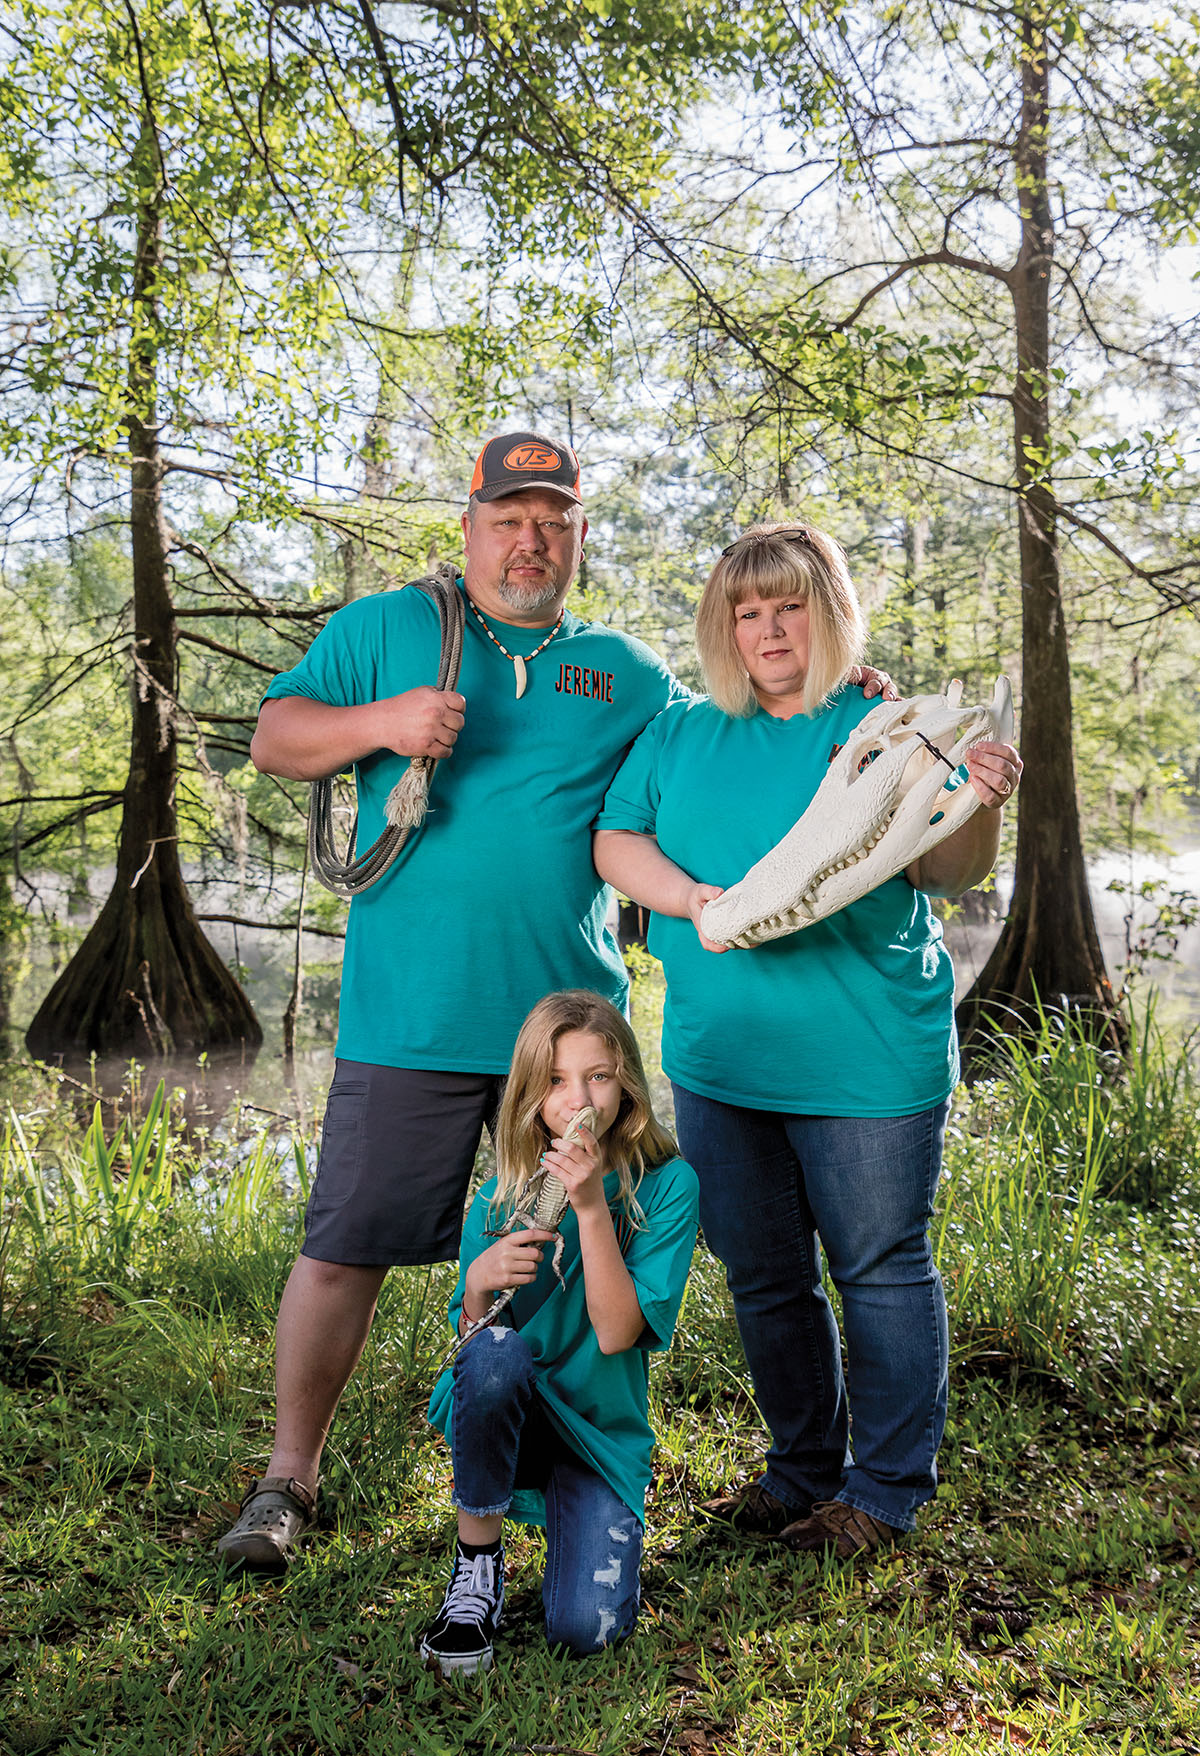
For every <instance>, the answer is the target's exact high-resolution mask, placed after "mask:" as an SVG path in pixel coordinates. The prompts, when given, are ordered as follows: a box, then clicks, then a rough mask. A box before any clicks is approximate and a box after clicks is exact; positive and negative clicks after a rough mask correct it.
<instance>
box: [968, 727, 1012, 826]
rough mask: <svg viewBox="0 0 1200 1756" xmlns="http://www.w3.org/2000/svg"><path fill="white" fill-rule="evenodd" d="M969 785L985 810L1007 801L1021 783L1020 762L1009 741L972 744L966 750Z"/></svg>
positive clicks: (1000, 806)
mask: <svg viewBox="0 0 1200 1756" xmlns="http://www.w3.org/2000/svg"><path fill="white" fill-rule="evenodd" d="M966 762H967V773H968V774H969V775H970V777H971V785H972V786H973V787H974V788H975V791H976V792H977V793H978V794H979V797H980V798H981V799H982V801H983V803H984V805H985V806H986V807H987V809H988V810H989V811H999V810H1001V809H1002V807H1003V806H1005V805H1007V804H1008V801H1009V800H1010V799H1011V798H1012V796H1013V794H1014V793H1015V792H1016V790H1017V788H1018V787H1019V786H1020V784H1021V770H1022V769H1023V768H1024V766H1025V765H1024V763H1023V762H1022V761H1021V758H1020V757H1019V756H1018V755H1017V752H1016V750H1015V749H1014V747H1013V746H1012V745H1011V744H991V743H985V744H976V745H975V746H974V748H973V749H971V750H968V751H967V757H966Z"/></svg>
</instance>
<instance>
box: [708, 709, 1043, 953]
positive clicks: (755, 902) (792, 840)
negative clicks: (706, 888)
mask: <svg viewBox="0 0 1200 1756" xmlns="http://www.w3.org/2000/svg"><path fill="white" fill-rule="evenodd" d="M961 697H962V684H961V683H960V682H958V681H955V682H953V683H951V685H950V687H949V688H948V689H947V691H946V693H945V695H917V696H914V697H912V698H911V699H910V700H908V701H886V702H883V703H881V705H880V706H879V707H876V708H874V709H873V710H872V712H870V713H869V714H867V716H866V718H865V719H863V720H861V721H860V722H859V724H858V725H857V726H856V727H855V729H854V731H853V732H852V733H851V735H850V737H849V738H848V739H847V741H846V743H845V744H843V746H842V748H841V750H840V751H839V752H838V753H837V755H836V756H835V757H834V758H833V761H832V762H831V763H830V765H829V772H828V774H826V776H825V778H824V780H822V782H821V785H820V786H819V787H818V789H817V791H816V793H815V795H814V796H813V800H812V803H811V804H810V805H809V807H808V809H807V811H805V813H804V815H803V816H802V817H801V818H800V820H799V822H798V823H796V824H794V825H793V827H792V828H791V829H789V831H788V833H787V834H786V835H785V836H784V838H783V840H782V841H781V842H778V843H777V844H776V846H775V847H773V848H772V849H771V851H770V853H769V854H765V855H764V856H763V858H762V859H761V860H759V862H758V864H757V865H756V866H752V867H751V868H750V870H749V871H748V872H747V873H746V876H745V877H744V878H743V879H742V880H741V881H740V882H739V883H737V884H734V885H732V886H731V888H730V889H728V890H726V891H725V892H724V893H723V895H721V896H719V897H717V898H715V899H714V901H712V902H710V903H707V904H706V905H705V908H704V912H703V913H702V915H701V917H700V926H701V930H702V931H703V933H704V934H705V936H706V937H707V938H709V939H714V940H717V941H718V942H719V943H721V944H724V945H739V946H743V947H748V946H751V945H763V944H765V943H766V941H767V940H768V939H781V938H783V937H784V936H785V935H786V934H788V933H797V932H799V931H800V929H801V928H802V927H811V926H812V924H813V922H814V921H819V920H823V919H824V917H825V916H826V915H832V914H836V913H837V911H838V909H843V908H845V907H846V905H847V904H848V903H851V902H857V901H858V899H859V897H860V896H865V895H866V894H867V892H868V891H869V890H875V889H877V887H878V886H879V885H880V884H883V883H885V882H886V880H887V879H889V878H894V877H895V876H896V873H897V872H902V871H903V870H904V868H905V867H906V866H908V865H910V864H911V863H912V861H913V860H916V859H919V858H920V857H921V855H922V854H924V853H928V851H929V849H930V848H932V847H936V846H937V844H938V842H940V841H944V840H945V839H946V837H947V836H948V835H953V834H954V831H955V830H956V829H961V828H962V826H963V824H964V823H965V822H966V821H967V819H968V818H969V817H970V816H972V815H973V813H974V812H975V810H976V809H977V808H978V806H979V804H980V798H979V794H978V793H977V792H976V791H975V789H974V787H973V786H971V784H970V782H969V780H968V777H967V770H966V767H965V765H964V764H963V758H964V756H965V755H966V753H967V751H968V750H969V749H970V748H971V746H972V745H973V744H978V743H980V742H981V741H982V740H985V739H993V740H995V741H997V742H999V743H1003V744H1006V743H1008V742H1009V740H1010V739H1011V737H1012V730H1013V712H1012V690H1011V688H1010V687H1009V682H1008V678H1007V677H998V678H997V679H996V693H995V695H994V696H993V698H992V701H991V704H990V706H979V707H963V706H961V705H960V702H961Z"/></svg>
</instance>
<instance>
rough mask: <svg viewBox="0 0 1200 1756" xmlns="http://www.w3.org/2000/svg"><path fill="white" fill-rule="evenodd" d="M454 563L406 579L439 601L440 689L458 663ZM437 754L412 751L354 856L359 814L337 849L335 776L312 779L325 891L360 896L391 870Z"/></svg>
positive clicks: (316, 857)
mask: <svg viewBox="0 0 1200 1756" xmlns="http://www.w3.org/2000/svg"><path fill="white" fill-rule="evenodd" d="M457 579H458V567H457V565H456V564H455V563H454V562H453V561H443V562H442V564H441V566H440V567H438V568H436V569H435V570H434V572H432V573H430V574H428V575H426V577H425V578H424V579H413V580H410V581H409V583H408V585H406V586H405V587H404V589H405V591H423V592H424V593H425V595H426V597H428V598H432V600H433V602H434V603H435V604H436V605H437V612H438V622H439V624H440V626H441V638H442V648H441V656H440V658H439V660H438V679H437V688H438V689H453V688H455V687H456V686H457V683H458V673H459V669H460V667H461V665H462V648H463V600H462V593H461V592H460V591H459V590H458V586H457V583H456V582H457ZM436 767H437V758H436V757H433V756H414V757H413V758H412V760H411V761H410V763H409V765H408V767H407V768H406V769H405V771H404V773H403V774H402V775H401V776H400V779H399V780H398V781H397V782H396V784H395V786H394V787H393V788H392V790H391V792H390V793H389V794H388V797H387V803H386V804H385V806H384V808H383V814H384V817H385V818H386V820H387V823H386V827H385V829H384V831H383V833H382V835H381V836H380V837H379V839H378V841H377V842H375V844H374V845H373V846H372V847H369V848H368V849H367V851H366V853H364V854H362V855H360V856H359V857H358V858H357V859H356V858H355V856H354V844H355V840H356V838H357V834H358V815H357V813H356V814H355V818H354V822H353V824H352V825H351V828H350V838H349V840H348V842H347V844H346V852H345V856H344V857H341V856H339V854H338V851H337V846H336V843H335V841H334V829H333V781H332V780H315V781H314V782H313V784H312V795H311V800H310V803H309V811H308V859H309V864H310V865H311V867H312V869H313V871H314V873H315V874H316V876H317V879H318V880H319V882H320V883H322V884H323V885H324V886H325V888H326V890H331V891H332V892H333V894H334V895H335V896H340V897H341V898H342V899H343V900H344V901H347V902H348V901H349V900H350V899H351V898H352V897H355V896H359V895H360V894H361V893H362V892H363V891H364V890H369V889H370V888H371V886H372V885H373V884H378V882H379V880H380V879H381V878H382V877H383V876H384V875H385V873H387V872H388V871H390V870H391V868H392V866H393V865H394V864H395V862H396V860H397V858H398V857H399V855H400V853H401V851H402V849H403V847H404V844H405V842H406V841H407V840H408V838H409V836H410V835H411V834H412V832H413V830H414V829H417V828H419V826H420V824H421V822H422V821H423V819H424V816H425V812H426V809H427V807H428V804H429V787H430V783H431V781H432V780H433V771H434V769H435V768H436Z"/></svg>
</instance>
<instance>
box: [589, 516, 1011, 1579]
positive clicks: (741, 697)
mask: <svg viewBox="0 0 1200 1756" xmlns="http://www.w3.org/2000/svg"><path fill="white" fill-rule="evenodd" d="M696 644H697V648H698V651H699V654H700V660H701V664H702V666H703V668H704V673H705V678H706V681H707V684H708V687H709V690H710V694H709V696H708V697H707V698H702V699H694V700H692V701H687V702H680V703H677V704H675V705H673V706H670V707H668V708H667V709H666V710H665V711H664V712H662V713H660V714H659V716H658V717H657V719H655V720H653V721H652V722H651V723H650V725H649V726H648V727H647V728H646V730H645V731H644V732H643V733H642V735H641V736H640V737H639V738H638V740H637V741H636V743H635V744H634V746H633V748H632V750H631V751H630V753H629V755H628V757H627V758H626V760H625V763H624V765H623V767H622V768H621V770H620V771H619V773H618V774H617V777H616V779H615V780H614V781H613V784H612V786H611V788H610V789H609V793H608V797H607V799H606V800H605V805H604V809H603V811H602V813H601V815H600V817H599V818H598V819H597V826H596V834H595V837H594V846H593V855H594V859H595V863H596V869H597V871H598V872H599V873H600V875H601V876H602V877H604V878H607V879H608V880H609V881H610V882H611V883H613V884H615V885H616V886H617V887H618V888H619V889H620V890H622V891H624V892H625V894H626V895H628V896H630V897H632V898H633V899H634V900H635V901H636V902H640V903H642V904H644V905H647V906H649V907H650V908H651V909H652V911H653V915H652V920H651V927H650V948H651V950H652V951H654V952H655V953H656V954H657V955H658V956H659V957H660V958H661V959H662V962H663V967H664V970H665V973H666V978H667V997H666V1005H665V1009H664V1014H663V1066H664V1068H665V1069H666V1071H667V1072H668V1073H669V1074H670V1076H671V1079H672V1082H673V1085H674V1090H675V1115H676V1123H677V1127H678V1131H679V1138H680V1142H681V1145H682V1149H683V1151H684V1152H685V1153H686V1155H687V1157H688V1159H689V1161H690V1162H691V1163H692V1164H693V1165H694V1166H695V1169H696V1172H697V1175H698V1177H699V1179H700V1219H701V1225H702V1227H703V1230H704V1235H705V1238H706V1240H707V1242H708V1244H709V1245H710V1246H711V1248H712V1249H713V1250H714V1251H715V1252H716V1254H717V1255H718V1256H719V1257H720V1258H721V1260H722V1262H723V1263H724V1265H725V1269H726V1277H727V1279H728V1282H729V1287H730V1290H731V1292H732V1295H733V1302H734V1309H735V1312H736V1315H737V1320H738V1327H739V1330H740V1333H741V1337H742V1343H743V1346H744V1348H745V1352H746V1358H747V1361H748V1363H749V1366H750V1371H751V1375H752V1377H753V1380H754V1386H755V1392H756V1395H757V1398H758V1402H759V1406H760V1408H761V1410H762V1414H763V1417H764V1419H765V1421H766V1424H767V1426H768V1427H769V1429H770V1434H771V1446H770V1448H769V1450H768V1452H767V1456H766V1462H765V1469H764V1472H763V1474H762V1475H761V1476H759V1477H757V1478H756V1479H755V1480H754V1481H752V1482H750V1483H749V1484H748V1485H747V1486H746V1487H744V1488H743V1489H741V1490H739V1491H737V1492H734V1493H730V1494H726V1495H723V1496H722V1497H721V1498H720V1499H718V1500H714V1501H711V1502H709V1504H708V1506H707V1507H706V1508H705V1510H707V1511H708V1512H710V1513H711V1514H712V1515H713V1516H715V1517H716V1518H719V1519H723V1520H725V1521H727V1522H728V1523H730V1524H731V1525H733V1526H735V1527H736V1528H739V1529H742V1530H751V1531H756V1532H759V1533H763V1534H768V1535H772V1536H777V1537H780V1538H782V1540H783V1541H785V1542H787V1543H788V1544H789V1545H790V1546H791V1547H793V1548H796V1549H800V1550H809V1549H813V1550H817V1549H831V1550H833V1551H835V1552H836V1553H838V1554H841V1555H852V1554H856V1553H859V1552H860V1551H863V1550H871V1549H875V1548H879V1547H880V1546H883V1545H886V1544H889V1543H891V1542H893V1541H894V1540H895V1539H896V1537H897V1536H898V1535H900V1533H902V1532H904V1531H908V1530H911V1529H912V1528H913V1525H914V1523H915V1513H916V1510H917V1508H918V1507H919V1506H920V1505H921V1504H922V1502H924V1501H925V1500H928V1499H929V1497H930V1496H931V1495H932V1494H933V1492H934V1488H935V1485H936V1481H937V1474H936V1463H935V1459H936V1456H937V1450H938V1446H939V1443H940V1441H941V1437H942V1430H943V1427H944V1424H945V1414H946V1379H947V1355H948V1341H947V1329H946V1309H945V1301H944V1299H943V1296H942V1288H941V1282H940V1280H939V1278H938V1273H937V1269H936V1267H935V1266H934V1263H933V1258H932V1254H931V1251H930V1247H929V1238H928V1226H929V1219H930V1214H931V1211H932V1206H933V1198H934V1191H935V1189H936V1186H937V1181H938V1175H939V1172H940V1167H941V1150H942V1136H943V1132H944V1128H945V1120H946V1111H947V1107H948V1099H949V1096H950V1093H951V1091H952V1089H953V1087H954V1084H955V1082H956V1079H957V1076H958V1058H957V1047H956V1043H955V1038H954V1019H953V1001H954V972H953V970H952V968H951V964H950V958H949V955H948V953H947V951H946V948H945V946H944V944H943V943H942V935H941V928H940V926H939V924H938V922H937V920H936V918H935V916H934V914H933V911H932V909H931V908H930V904H929V897H930V896H931V895H948V894H956V893H958V892H959V891H962V890H965V889H968V888H969V887H970V886H971V885H973V884H977V883H978V882H979V881H980V880H981V879H982V878H983V877H984V876H985V875H986V873H987V872H989V871H990V870H991V867H992V864H993V862H994V860H995V857H996V851H997V846H998V843H999V835H1000V811H1001V807H1002V806H1003V805H1004V803H1005V802H1006V800H1007V799H1008V798H1009V797H1010V796H1011V794H1012V792H1013V790H1014V788H1015V786H1016V783H1017V780H1018V778H1019V776H1020V771H1021V763H1020V758H1019V757H1018V755H1017V753H1016V751H1015V750H1014V749H1013V748H1012V747H1011V746H1010V745H1004V744H991V743H983V744H980V745H977V746H976V747H975V749H974V750H972V752H971V754H970V756H969V757H968V758H967V766H968V769H969V772H970V777H971V784H972V785H973V786H974V787H975V789H976V791H977V792H978V793H979V795H980V798H981V800H982V802H983V806H984V809H982V810H979V811H977V812H976V813H975V815H974V816H973V817H972V818H971V819H970V820H969V821H968V822H967V823H966V824H965V825H964V826H963V828H962V829H960V830H959V831H958V832H957V833H956V834H955V835H953V836H951V837H950V838H948V839H947V840H946V841H944V842H942V843H941V845H940V846H939V847H937V848H935V849H933V850H932V851H931V852H930V853H928V854H926V855H924V856H923V857H922V858H921V859H920V860H919V861H918V862H915V863H914V864H913V865H911V866H910V867H908V869H907V870H906V871H905V872H904V873H903V874H901V875H900V876H898V877H896V878H893V879H891V880H889V882H887V883H886V884H883V885H881V886H880V887H879V888H878V889H876V890H875V891H873V892H871V893H870V894H869V895H867V896H864V897H862V898H861V899H860V900H859V901H858V902H855V903H853V904H851V905H850V906H849V907H847V908H845V909H843V910H842V911H841V912H840V913H837V914H834V915H832V916H829V917H827V918H826V919H824V920H822V921H819V922H817V923H816V924H814V925H812V926H810V927H808V928H806V929H805V931H803V932H800V933H795V934H793V935H792V936H790V937H788V938H782V939H775V940H772V941H770V942H769V943H767V944H764V945H760V946H758V947H756V948H755V949H754V950H751V951H727V948H726V947H725V946H722V945H719V944H715V943H713V942H712V941H710V940H707V939H705V938H704V937H703V936H702V934H701V932H700V912H701V910H702V908H703V906H704V904H705V903H706V902H707V901H708V900H709V899H710V898H712V897H715V896H719V895H720V894H721V890H722V888H723V887H724V886H727V885H730V884H733V883H734V882H736V881H737V880H738V879H740V878H741V877H742V876H743V874H744V873H746V872H747V871H748V870H749V869H750V867H751V866H752V865H754V864H755V863H756V861H758V860H759V859H760V858H761V857H762V855H763V854H765V853H766V852H767V851H768V849H770V848H771V847H773V846H774V845H775V844H776V843H777V842H778V841H779V840H780V839H781V838H782V836H783V835H784V834H785V833H786V832H787V831H788V830H789V829H791V827H792V825H793V824H794V823H795V822H796V820H797V819H798V818H799V817H800V816H801V815H802V813H803V812H804V810H805V808H806V807H807V805H808V804H809V802H810V801H811V799H812V797H813V795H814V794H815V792H816V790H817V788H818V786H819V785H820V782H821V779H822V776H823V775H824V773H825V770H826V767H827V765H828V763H829V762H830V761H831V760H832V758H833V757H834V756H835V755H836V754H837V752H838V750H839V749H840V748H841V746H842V745H843V744H844V743H845V742H846V740H847V738H848V737H849V736H850V734H851V733H852V732H853V731H854V728H855V727H856V726H857V724H858V722H859V721H860V720H861V719H862V718H863V716H864V715H865V714H866V713H868V712H869V711H870V708H871V703H869V702H867V701H864V699H863V697H862V696H861V695H860V694H859V693H858V692H857V691H856V690H853V689H850V688H847V687H845V683H846V681H847V677H848V673H849V672H850V671H851V670H852V667H853V666H855V665H856V664H857V663H858V662H859V661H860V659H861V657H862V651H863V646H864V628H863V619H862V615H861V612H860V609H859V604H858V599H857V597H856V595H855V592H854V587H853V584H852V583H851V579H850V574H849V570H848V568H847V565H846V557H845V554H844V553H843V551H842V549H841V547H840V546H839V544H838V543H836V542H835V541H834V540H833V538H832V537H830V536H828V535H826V534H825V533H824V532H823V531H820V530H817V529H815V528H814V527H813V526H812V525H808V524H796V523H789V524H773V525H759V526H756V527H755V528H754V529H752V530H749V531H747V532H746V533H745V535H744V536H742V537H739V538H738V540H737V541H736V542H734V543H731V544H730V545H729V547H728V548H727V549H725V550H724V551H723V552H722V554H721V556H720V558H719V559H718V561H717V564H716V566H715V567H714V568H713V570H712V573H711V574H710V576H709V579H708V583H707V585H706V586H705V590H704V595H703V598H702V601H701V604H700V609H699V613H698V617H697V624H696ZM717 953H726V954H725V955H715V954H717ZM822 1255H823V1257H824V1262H825V1263H826V1264H827V1266H828V1269H829V1274H830V1278H831V1279H832V1281H833V1283H834V1285H835V1286H836V1287H837V1289H838V1291H839V1293H840V1295H841V1300H842V1315H843V1331H844V1336H845V1345H846V1353H847V1357H848V1361H849V1397H847V1389H846V1385H845V1383H844V1381H843V1375H842V1363H841V1341H840V1337H839V1334H838V1328H837V1324H836V1321H835V1319H834V1315H833V1311H832V1308H831V1306H830V1303H829V1300H828V1298H827V1296H826V1293H825V1288H824V1285H823V1271H822ZM851 1413H852V1414H853V1449H851V1444H850V1416H851Z"/></svg>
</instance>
